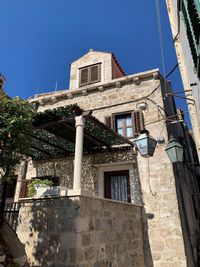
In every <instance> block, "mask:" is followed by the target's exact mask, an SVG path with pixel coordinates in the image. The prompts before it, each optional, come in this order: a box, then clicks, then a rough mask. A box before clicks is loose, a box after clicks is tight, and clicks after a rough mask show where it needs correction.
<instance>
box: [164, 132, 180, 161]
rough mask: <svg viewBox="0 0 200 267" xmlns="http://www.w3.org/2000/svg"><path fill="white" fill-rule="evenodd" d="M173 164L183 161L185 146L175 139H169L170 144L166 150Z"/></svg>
mask: <svg viewBox="0 0 200 267" xmlns="http://www.w3.org/2000/svg"><path fill="white" fill-rule="evenodd" d="M165 151H166V152H167V155H168V157H169V159H170V160H171V162H172V163H177V162H182V161H183V146H182V145H181V144H180V143H178V142H177V141H176V140H175V139H174V138H173V137H171V138H170V139H169V143H168V145H167V147H166V149H165Z"/></svg>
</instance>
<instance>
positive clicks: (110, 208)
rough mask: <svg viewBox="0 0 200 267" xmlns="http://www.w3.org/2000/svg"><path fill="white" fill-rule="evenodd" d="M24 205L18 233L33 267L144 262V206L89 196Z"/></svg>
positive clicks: (140, 265)
mask: <svg viewBox="0 0 200 267" xmlns="http://www.w3.org/2000/svg"><path fill="white" fill-rule="evenodd" d="M21 205H22V206H21V209H20V214H19V221H20V224H19V227H18V231H17V233H18V236H19V238H20V240H21V242H22V243H24V244H25V249H26V253H27V257H28V261H29V264H30V266H41V267H47V266H51V267H55V266H59V267H69V266H70V267H104V266H105V267H106V266H107V267H109V266H113V267H122V266H126V267H133V266H137V267H144V266H145V265H144V254H143V229H142V223H141V221H142V216H141V214H142V208H141V206H136V205H132V204H128V203H122V202H117V201H111V200H105V199H99V198H94V197H85V196H79V197H69V198H55V199H43V200H33V201H26V203H24V204H23V203H22V204H21Z"/></svg>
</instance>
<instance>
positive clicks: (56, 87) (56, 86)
mask: <svg viewBox="0 0 200 267" xmlns="http://www.w3.org/2000/svg"><path fill="white" fill-rule="evenodd" d="M57 90H58V82H57V81H56V85H55V92H56V91H57Z"/></svg>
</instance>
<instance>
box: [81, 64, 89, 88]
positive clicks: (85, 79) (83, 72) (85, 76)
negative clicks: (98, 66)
mask: <svg viewBox="0 0 200 267" xmlns="http://www.w3.org/2000/svg"><path fill="white" fill-rule="evenodd" d="M87 83H89V79H88V68H84V69H81V70H80V85H84V84H87Z"/></svg>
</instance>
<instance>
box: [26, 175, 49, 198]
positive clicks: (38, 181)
mask: <svg viewBox="0 0 200 267" xmlns="http://www.w3.org/2000/svg"><path fill="white" fill-rule="evenodd" d="M37 185H48V186H52V185H53V181H50V180H48V179H45V180H41V179H35V180H33V181H32V182H31V183H30V184H29V185H28V196H29V197H34V196H35V194H36V189H35V186H37Z"/></svg>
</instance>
